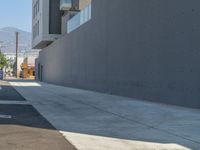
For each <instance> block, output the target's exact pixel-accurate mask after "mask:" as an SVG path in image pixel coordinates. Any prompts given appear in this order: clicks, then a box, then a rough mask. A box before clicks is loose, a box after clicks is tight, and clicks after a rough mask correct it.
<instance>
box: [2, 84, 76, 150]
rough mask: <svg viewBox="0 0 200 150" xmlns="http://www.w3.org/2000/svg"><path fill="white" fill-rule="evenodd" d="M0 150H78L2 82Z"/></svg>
mask: <svg viewBox="0 0 200 150" xmlns="http://www.w3.org/2000/svg"><path fill="white" fill-rule="evenodd" d="M22 101H23V102H24V103H20V102H22ZM0 150H75V148H74V147H73V146H72V145H71V144H70V143H69V142H68V141H67V140H66V139H65V138H64V137H63V136H62V135H61V134H60V133H59V132H58V131H56V130H55V128H54V127H53V126H52V125H51V124H50V123H49V122H48V121H47V120H46V119H45V118H44V117H43V116H41V114H39V113H38V111H37V110H36V109H35V108H34V107H33V106H32V105H30V104H29V103H26V100H25V98H23V97H22V96H21V95H20V94H19V93H18V92H17V91H16V90H15V89H14V88H13V87H12V86H11V85H10V84H9V83H8V82H5V81H0Z"/></svg>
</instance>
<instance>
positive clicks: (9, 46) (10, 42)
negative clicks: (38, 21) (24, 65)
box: [0, 27, 32, 53]
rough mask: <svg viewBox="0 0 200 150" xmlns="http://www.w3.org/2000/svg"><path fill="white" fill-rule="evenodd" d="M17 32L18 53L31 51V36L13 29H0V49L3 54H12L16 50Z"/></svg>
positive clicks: (28, 33)
mask: <svg viewBox="0 0 200 150" xmlns="http://www.w3.org/2000/svg"><path fill="white" fill-rule="evenodd" d="M16 32H19V52H25V51H28V50H31V36H32V34H31V33H30V32H27V31H23V30H20V29H17V28H14V27H5V28H0V49H1V51H2V52H4V53H13V52H15V50H16V36H15V33H16Z"/></svg>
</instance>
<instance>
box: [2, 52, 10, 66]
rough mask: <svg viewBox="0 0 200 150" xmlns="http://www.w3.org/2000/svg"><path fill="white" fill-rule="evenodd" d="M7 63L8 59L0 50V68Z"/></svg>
mask: <svg viewBox="0 0 200 150" xmlns="http://www.w3.org/2000/svg"><path fill="white" fill-rule="evenodd" d="M7 65H8V60H7V59H6V57H5V55H4V54H3V53H2V52H0V69H3V68H4V67H5V66H7Z"/></svg>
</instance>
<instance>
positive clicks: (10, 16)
mask: <svg viewBox="0 0 200 150" xmlns="http://www.w3.org/2000/svg"><path fill="white" fill-rule="evenodd" d="M0 2H1V3H0V28H2V27H16V28H19V29H22V30H25V31H29V32H31V24H32V23H31V22H32V0H0Z"/></svg>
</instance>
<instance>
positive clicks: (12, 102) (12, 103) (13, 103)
mask: <svg viewBox="0 0 200 150" xmlns="http://www.w3.org/2000/svg"><path fill="white" fill-rule="evenodd" d="M0 105H31V104H30V103H29V102H27V101H8V100H0Z"/></svg>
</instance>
